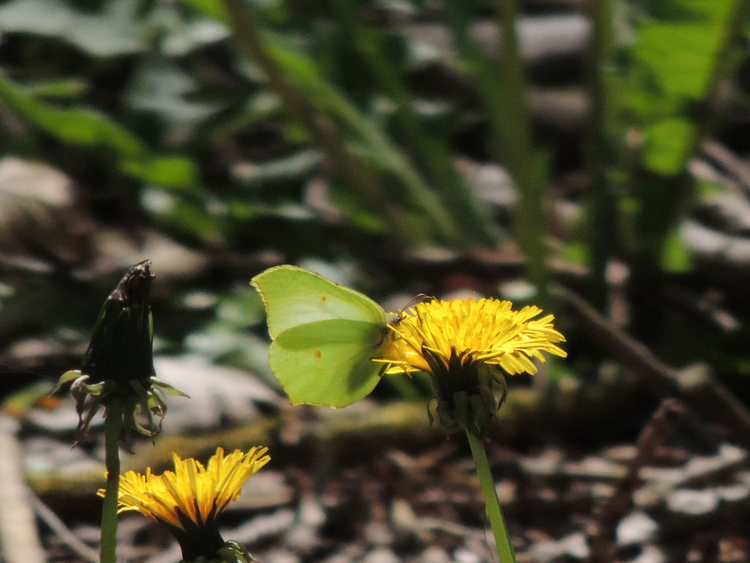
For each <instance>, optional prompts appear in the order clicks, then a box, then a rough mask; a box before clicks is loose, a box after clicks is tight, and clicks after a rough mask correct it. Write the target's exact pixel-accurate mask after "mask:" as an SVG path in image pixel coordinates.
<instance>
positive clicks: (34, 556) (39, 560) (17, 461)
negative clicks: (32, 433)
mask: <svg viewBox="0 0 750 563" xmlns="http://www.w3.org/2000/svg"><path fill="white" fill-rule="evenodd" d="M15 426H16V421H15V420H13V419H12V418H10V417H9V416H7V415H4V414H2V415H0V452H2V455H0V560H1V561H3V562H4V563H44V562H45V560H46V557H45V555H44V550H43V549H42V546H41V543H40V542H39V534H38V532H37V527H36V521H35V520H34V513H33V511H32V510H31V508H30V507H29V504H28V501H27V495H28V493H27V489H26V484H25V483H24V480H23V474H22V471H21V452H20V447H19V444H18V440H16V436H15Z"/></svg>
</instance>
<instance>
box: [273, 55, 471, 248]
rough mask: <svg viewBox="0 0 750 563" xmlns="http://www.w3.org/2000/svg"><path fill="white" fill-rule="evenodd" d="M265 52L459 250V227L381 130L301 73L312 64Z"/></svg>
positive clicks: (314, 75) (310, 75)
mask: <svg viewBox="0 0 750 563" xmlns="http://www.w3.org/2000/svg"><path fill="white" fill-rule="evenodd" d="M268 48H269V51H270V52H271V54H272V55H273V57H274V59H275V60H276V61H277V63H278V64H279V65H280V66H281V67H282V68H283V69H284V70H285V71H286V72H288V73H289V74H290V75H291V76H293V77H294V78H295V80H296V81H297V82H298V83H299V84H300V86H302V87H304V88H305V90H306V92H307V93H308V95H309V97H310V98H311V99H313V100H314V101H315V103H316V104H317V105H318V106H320V107H321V108H322V109H324V110H325V111H327V112H330V113H331V114H332V115H334V116H336V117H337V118H338V119H339V120H340V121H341V122H342V123H343V124H344V125H345V126H346V127H347V128H348V129H349V130H350V131H352V132H353V133H355V134H356V135H357V136H358V137H359V138H360V140H361V142H363V143H364V145H365V147H366V149H367V151H368V155H367V156H368V157H370V158H371V159H373V160H374V161H375V162H377V163H379V165H380V166H382V167H383V168H384V169H386V170H390V171H391V172H393V173H394V174H395V175H396V176H398V177H400V179H401V181H402V182H403V184H404V188H405V192H406V193H405V196H406V198H407V202H406V203H408V204H409V205H411V206H415V207H416V208H418V209H420V210H421V211H422V212H423V213H424V214H426V216H427V217H428V218H429V221H430V223H431V224H432V225H433V227H434V229H435V230H436V233H437V235H438V236H439V238H440V240H441V241H442V242H445V243H447V244H449V245H451V246H461V240H462V235H461V233H460V230H459V227H458V226H457V225H456V224H455V221H454V220H453V218H452V217H451V215H450V214H449V213H448V211H447V209H446V208H445V206H444V205H443V204H442V202H441V201H440V199H439V198H438V197H437V195H436V194H435V192H434V191H433V190H431V189H430V187H429V186H428V185H427V183H426V182H425V181H424V179H423V178H422V177H421V175H420V174H419V172H418V171H417V170H416V169H415V168H414V166H413V165H412V163H411V162H410V161H409V160H408V159H407V158H406V157H405V156H404V154H403V153H402V152H401V151H400V150H399V148H398V147H397V146H395V145H394V144H393V142H392V141H391V140H390V139H389V138H388V136H387V135H386V134H385V133H384V132H383V130H382V129H381V128H380V127H378V126H377V125H376V124H375V123H374V122H373V120H372V119H371V118H369V117H368V116H366V115H364V114H363V113H362V112H360V111H359V110H358V109H357V108H356V107H355V106H354V105H353V104H352V103H351V102H349V100H348V99H347V98H346V96H345V95H344V94H342V93H341V92H339V91H338V90H336V88H334V87H333V86H332V85H331V84H329V83H328V82H326V81H325V80H323V79H322V78H321V75H320V73H318V72H305V71H304V70H301V69H306V68H311V67H314V63H313V62H312V61H310V60H309V59H307V58H306V57H305V56H304V55H302V54H300V53H297V52H290V51H289V50H288V49H285V48H284V47H283V46H281V45H279V44H278V43H270V42H269V45H268ZM300 59H302V61H300ZM301 63H302V64H301Z"/></svg>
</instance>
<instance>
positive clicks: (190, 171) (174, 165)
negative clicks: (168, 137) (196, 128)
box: [122, 156, 198, 188]
mask: <svg viewBox="0 0 750 563" xmlns="http://www.w3.org/2000/svg"><path fill="white" fill-rule="evenodd" d="M122 169H123V170H124V171H125V172H128V173H130V174H131V175H132V176H135V177H136V178H139V179H141V180H144V181H146V182H149V183H151V184H156V185H159V186H163V187H167V188H190V187H193V186H195V185H196V183H197V181H198V167H197V166H196V164H195V163H194V162H193V161H191V160H188V159H187V158H182V157H179V156H176V157H160V158H151V159H144V160H131V161H126V162H124V163H123V164H122Z"/></svg>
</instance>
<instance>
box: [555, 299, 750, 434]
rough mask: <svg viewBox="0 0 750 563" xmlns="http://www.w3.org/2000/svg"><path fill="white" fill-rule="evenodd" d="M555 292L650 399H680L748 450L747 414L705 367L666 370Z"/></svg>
mask: <svg viewBox="0 0 750 563" xmlns="http://www.w3.org/2000/svg"><path fill="white" fill-rule="evenodd" d="M554 292H555V294H556V296H557V297H558V298H559V299H560V300H561V302H562V303H563V304H564V305H565V307H566V308H567V310H568V311H569V312H570V313H571V314H572V315H573V316H574V317H575V319H576V320H577V321H578V324H579V325H580V327H581V328H582V329H583V330H584V331H585V332H586V333H588V335H589V336H590V337H591V338H592V339H593V340H594V341H596V342H598V343H599V344H600V345H601V346H602V347H603V348H604V349H606V350H607V351H608V352H609V353H610V354H612V355H613V356H614V357H615V358H617V359H619V360H620V361H621V362H622V363H623V364H627V365H628V366H630V367H631V368H633V369H634V370H635V372H636V373H638V374H639V375H640V376H641V378H642V380H643V382H644V384H645V385H646V387H647V389H648V390H649V392H650V393H651V395H652V396H654V397H655V398H657V399H663V398H666V397H680V398H681V399H683V400H684V401H685V402H686V403H687V404H688V405H690V406H691V407H692V408H694V409H695V410H696V411H697V412H699V413H700V414H701V415H702V416H703V417H704V418H706V419H707V420H712V421H716V422H720V423H722V424H724V425H726V426H727V427H728V428H729V429H730V430H731V431H732V432H733V433H734V437H735V439H736V441H737V443H738V444H741V445H742V446H744V447H746V448H750V411H749V410H748V409H747V407H746V406H745V405H743V404H742V402H740V401H739V400H738V399H737V398H736V397H735V396H734V395H732V392H731V391H729V390H728V389H727V388H726V387H725V386H724V385H722V383H721V382H720V381H718V380H717V379H716V378H715V377H714V376H713V374H712V373H711V369H710V368H709V366H708V365H706V364H693V365H691V366H688V367H686V368H683V369H681V370H677V369H675V368H673V367H671V366H668V365H666V364H664V363H662V362H661V361H660V360H659V359H658V358H656V356H654V355H653V354H652V353H651V351H650V350H649V349H648V348H646V347H645V346H644V345H643V344H641V343H640V342H638V341H636V340H634V339H633V338H632V337H630V336H629V335H628V334H627V333H626V332H625V331H623V330H621V329H620V328H618V327H617V326H615V325H614V324H612V323H611V322H610V321H608V320H607V319H606V318H605V317H603V316H602V315H601V314H599V312H598V311H597V310H596V309H594V308H593V307H592V306H591V305H589V304H588V303H587V302H586V301H585V300H584V299H583V298H582V297H581V296H579V295H577V294H576V293H574V292H572V291H570V290H568V289H566V288H563V287H561V286H556V287H555V290H554Z"/></svg>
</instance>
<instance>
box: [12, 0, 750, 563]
mask: <svg viewBox="0 0 750 563" xmlns="http://www.w3.org/2000/svg"><path fill="white" fill-rule="evenodd" d="M748 18H750V1H747V0H590V1H585V0H497V1H494V2H493V1H491V0H487V1H484V0H462V1H450V0H445V1H440V0H412V1H408V0H380V1H375V0H372V1H371V0H319V1H317V0H286V1H284V0H222V1H219V0H138V1H136V0H2V1H0V394H2V397H3V401H4V403H3V412H4V416H5V417H7V418H8V419H10V420H11V421H12V422H13V425H12V431H11V432H10V434H9V436H10V438H11V439H12V440H14V441H15V442H16V443H17V445H18V446H19V457H18V459H17V460H16V461H12V463H16V462H18V463H19V464H20V465H19V467H22V468H23V470H24V472H25V473H24V475H25V477H26V479H27V480H28V481H29V482H30V483H31V489H32V490H33V494H34V495H36V497H35V499H36V500H35V501H34V502H35V503H37V504H35V506H37V508H36V509H35V510H36V518H38V519H40V520H39V524H40V526H39V533H40V537H41V539H40V542H41V543H40V544H39V546H37V547H38V548H39V549H40V550H41V551H40V553H42V554H43V556H44V557H45V558H47V559H48V560H60V561H78V560H82V561H83V560H87V556H86V546H87V545H94V544H95V541H96V537H95V534H93V532H92V530H95V527H96V518H97V511H98V510H99V508H98V507H99V505H98V502H99V501H98V499H97V498H96V497H95V496H93V492H95V490H96V488H97V487H98V486H99V481H98V480H99V479H100V475H101V455H102V452H101V437H100V436H99V433H100V432H99V431H98V430H97V429H93V430H92V432H91V435H90V436H89V438H88V439H87V440H85V441H84V442H82V444H81V445H80V447H79V448H78V449H76V450H73V452H71V451H70V449H69V446H70V443H71V442H72V436H73V431H74V429H75V425H76V422H77V420H76V417H75V413H74V412H73V409H72V407H71V406H70V404H69V403H68V402H67V399H66V398H65V397H61V398H56V399H53V398H50V397H47V396H46V393H47V392H48V391H49V389H50V388H51V386H52V384H53V382H54V381H55V380H56V378H57V377H58V376H59V375H60V374H61V373H62V372H63V371H65V370H67V369H75V368H77V367H78V366H79V364H80V359H81V356H82V354H83V352H84V351H85V348H86V345H87V343H88V339H89V337H90V334H91V330H92V328H93V325H94V322H95V320H96V317H97V314H98V310H99V308H100V307H101V304H102V302H103V300H104V299H105V298H106V296H107V294H108V293H109V292H110V291H111V290H112V289H113V288H114V286H115V285H116V283H117V281H118V280H119V279H120V277H121V276H122V275H123V273H124V271H125V270H126V269H127V268H128V267H129V266H131V265H133V264H135V263H137V262H139V261H141V260H143V259H146V258H148V259H151V260H152V262H153V267H152V271H153V272H154V273H155V275H156V280H155V281H154V284H153V289H152V302H153V308H154V316H155V352H156V354H157V355H158V359H157V363H156V369H157V375H158V376H160V377H162V378H164V379H166V380H168V381H169V382H170V383H174V384H175V386H177V387H179V388H180V389H183V390H185V391H186V392H187V393H188V394H190V395H191V396H192V397H193V399H192V400H191V401H184V402H183V403H182V404H180V403H179V401H180V400H181V399H176V404H175V407H174V409H173V412H174V415H172V413H170V415H168V417H167V421H166V422H165V435H164V437H162V438H159V439H157V442H156V446H152V445H151V443H150V442H148V443H144V444H140V443H136V444H134V446H133V450H134V452H135V456H134V457H133V458H132V460H131V461H130V462H127V463H128V464H130V465H128V467H127V468H131V467H132V468H137V469H139V470H143V468H145V466H146V465H148V464H151V465H152V466H153V467H155V468H160V467H161V465H163V464H164V463H166V462H168V461H169V459H170V458H169V456H170V452H171V451H177V452H178V453H180V455H182V456H188V455H196V456H199V457H200V456H205V455H206V454H208V453H211V452H213V451H214V450H215V447H216V445H217V443H218V444H219V445H222V446H224V447H225V448H232V447H246V446H248V445H256V444H266V445H269V446H270V447H271V452H270V453H271V456H272V458H273V461H272V463H271V464H270V465H269V466H268V468H267V469H264V470H263V472H267V473H268V474H269V475H270V477H268V481H267V482H266V483H265V485H262V486H261V489H262V490H260V491H256V492H255V496H252V495H249V496H250V497H252V499H255V500H252V499H251V500H248V501H247V502H246V503H245V504H244V505H241V506H240V508H238V509H236V513H234V514H235V515H234V516H231V514H230V515H228V516H229V521H230V523H231V524H232V525H235V526H238V528H237V529H243V530H245V532H244V533H245V534H246V535H245V536H243V538H244V539H243V538H238V539H240V540H241V541H246V542H247V543H248V544H249V545H250V546H251V551H253V546H255V547H256V548H257V549H256V551H258V553H259V554H260V558H261V559H262V560H264V561H284V562H286V561H323V560H330V561H333V560H335V561H342V562H343V561H360V560H361V561H368V562H370V563H377V562H379V561H388V562H389V561H398V560H409V561H438V562H442V561H461V562H467V563H470V562H472V561H480V560H488V559H491V558H492V557H494V556H493V555H492V553H493V552H492V548H491V547H489V546H488V545H487V542H488V541H489V540H488V539H487V538H486V537H485V535H484V533H483V531H482V530H483V526H484V521H483V514H482V511H483V509H482V504H481V498H480V496H479V493H478V490H476V483H475V481H474V479H475V477H474V476H473V474H472V473H471V468H470V466H468V465H467V461H468V459H469V458H468V457H467V452H466V451H465V450H464V449H463V446H462V445H461V443H459V441H457V440H449V441H448V442H446V440H445V437H444V436H440V435H439V433H437V431H436V430H435V429H434V428H431V427H430V426H429V422H428V419H427V416H426V413H425V406H424V398H425V397H427V396H428V383H427V382H425V381H423V380H421V379H419V378H415V379H414V380H409V379H406V378H401V379H398V380H397V379H394V378H389V379H386V380H384V381H383V383H382V384H381V385H379V387H378V389H377V390H376V392H375V394H374V395H373V399H372V400H368V401H365V402H364V403H363V404H362V405H355V406H353V407H351V408H350V409H345V410H342V411H331V410H330V409H315V408H307V407H299V408H295V409H290V408H289V407H288V401H286V400H285V399H284V398H283V397H282V392H281V391H280V389H279V386H278V384H277V383H276V381H275V379H274V378H273V376H272V374H271V373H270V371H269V368H268V365H267V360H266V353H267V347H268V341H269V339H268V336H267V331H266V326H265V318H264V312H263V306H262V303H261V302H260V299H259V298H258V296H257V295H256V294H255V292H254V290H252V288H250V286H249V280H250V278H251V277H252V276H253V275H255V274H257V273H259V272H260V271H262V270H263V269H265V268H267V267H269V266H273V265H276V264H281V263H294V264H298V265H301V266H304V267H307V268H310V269H313V270H315V271H317V272H319V273H321V274H323V275H325V276H327V277H329V278H330V279H333V280H334V281H337V282H339V283H343V284H346V285H348V286H350V287H354V288H356V289H358V290H360V291H362V292H364V293H366V294H367V295H369V296H371V297H372V298H373V299H375V300H377V301H378V302H380V303H381V304H382V305H383V306H384V307H385V308H386V309H387V310H389V311H398V310H399V309H400V308H402V307H404V306H406V305H407V304H408V303H409V301H410V299H411V298H412V297H413V296H414V295H416V294H419V293H423V294H427V295H433V296H437V297H455V296H471V295H481V296H494V297H500V298H504V299H510V300H512V301H513V302H514V304H516V306H517V307H521V306H523V305H525V304H530V303H533V304H537V305H540V306H542V307H543V308H544V309H545V311H549V312H551V313H554V314H555V316H556V326H557V327H558V328H559V330H560V331H561V332H563V334H565V336H566V338H567V342H566V344H565V349H566V350H567V352H568V354H569V357H568V358H567V359H564V360H561V359H558V358H554V359H550V360H549V361H548V362H547V363H546V364H544V365H543V369H542V370H541V371H540V373H539V374H538V375H537V376H535V377H534V378H530V377H521V376H519V377H515V378H513V380H512V381H511V382H510V383H511V393H510V398H509V401H508V404H507V405H506V407H504V411H503V415H502V417H501V422H500V423H499V424H498V426H497V429H496V432H495V433H494V434H493V441H492V443H491V444H490V452H491V454H492V455H491V459H492V462H493V469H494V470H495V477H496V479H498V480H499V481H498V488H499V491H500V496H501V500H503V501H504V503H505V506H506V507H507V508H506V510H507V511H508V517H509V521H510V527H511V532H512V533H513V535H514V536H515V537H516V538H517V542H518V545H517V549H518V552H519V558H520V559H522V560H533V561H539V562H543V563H547V562H549V561H553V560H560V559H561V558H562V559H565V558H567V559H575V560H582V559H585V558H587V557H592V558H596V555H597V552H596V550H595V549H592V546H594V545H595V542H594V541H593V540H592V538H593V537H595V534H593V532H591V524H592V522H593V523H596V522H597V518H598V517H597V516H596V514H597V512H596V510H597V509H596V507H597V506H599V505H600V504H601V503H606V502H607V499H610V498H612V494H613V491H614V490H615V487H616V486H617V483H618V482H619V481H618V479H620V478H622V477H623V475H624V471H625V468H626V467H627V464H628V463H631V462H632V461H633V460H634V459H635V458H636V457H637V455H636V454H637V453H638V452H641V453H642V452H643V449H642V448H641V446H638V445H636V443H637V438H638V435H639V433H640V432H641V431H642V430H643V428H644V427H648V424H649V420H650V417H651V416H652V414H653V413H654V411H655V410H656V409H657V407H658V406H659V404H660V403H661V401H662V400H663V399H665V398H667V397H677V398H678V399H679V400H680V401H681V405H682V407H683V415H682V417H681V418H680V422H678V423H677V424H676V425H675V426H676V428H672V429H671V430H667V429H661V430H660V432H661V434H659V436H660V440H661V441H660V446H659V447H658V448H656V449H655V450H654V451H653V452H651V457H650V458H649V459H647V460H643V463H642V465H643V464H645V465H647V466H648V467H647V468H645V469H644V471H643V472H642V475H641V481H639V482H638V487H639V489H638V490H639V491H640V492H641V496H638V495H635V496H633V497H632V498H631V505H632V506H630V507H629V508H627V509H623V510H622V511H621V513H620V514H619V516H618V518H616V523H617V522H619V525H620V527H621V528H622V530H620V528H619V527H618V528H617V530H618V531H617V533H616V538H615V539H612V541H613V542H614V544H613V545H615V544H616V546H617V549H618V550H619V551H617V559H618V560H636V559H638V558H641V559H642V560H643V561H644V562H647V563H651V562H653V563H661V562H662V561H667V560H684V559H686V558H692V559H691V560H695V561H704V560H706V561H715V560H722V561H724V560H726V561H730V560H731V561H734V560H737V561H747V560H748V558H750V555H748V554H749V553H750V546H749V545H748V542H747V537H750V529H749V528H748V526H747V521H750V518H748V515H749V514H750V477H748V476H750V466H749V465H748V461H747V452H746V450H745V449H744V448H747V447H750V411H748V409H747V406H748V405H749V404H750V347H749V346H748V343H749V342H750V328H749V327H748V320H750V291H749V290H748V287H750V162H748V160H747V156H748V152H749V151H750V97H749V93H750V79H749V78H748V77H749V76H750V75H749V74H748V69H750V49H749V46H750V45H749V43H748V31H749V29H750V28H749V27H748ZM60 402H62V404H60ZM188 403H189V406H187V407H185V406H184V405H186V404H188ZM181 407H182V408H181ZM454 442H455V443H454ZM493 448H494V449H493ZM727 448H729V449H727ZM10 457H12V456H10ZM592 460H593V461H592ZM696 460H698V461H696ZM700 460H703V463H704V465H702V466H701V465H700V463H699V462H700ZM706 460H708V461H706ZM691 463H692V464H693V465H690V464H691ZM696 463H697V464H698V466H699V468H698V469H695V464H696ZM711 463H713V465H711ZM690 468H692V469H690ZM647 469H648V470H649V471H650V472H648V471H647ZM659 470H661V471H662V473H659ZM668 470H671V471H672V473H671V474H669V473H668ZM691 471H692V473H691ZM263 472H262V473H263ZM665 472H666V473H665ZM669 475H671V477H669ZM675 475H676V477H675ZM649 476H650V477H649ZM649 479H650V480H649ZM660 479H661V480H660ZM670 479H671V480H670ZM633 486H635V485H633ZM649 487H651V488H650V489H649ZM732 487H734V489H732ZM743 487H744V488H743ZM728 488H729V489H731V490H732V491H734V492H733V493H732V494H730V493H727V492H726V490H728ZM644 489H645V490H646V492H643V490H644ZM655 490H656V491H659V492H658V494H657V493H656V492H654V491H655ZM268 491H275V493H274V494H271V493H269V492H268ZM446 491H452V494H451V493H449V492H446ZM649 491H651V493H653V494H652V496H648V493H649ZM685 491H688V492H687V493H686V492H685ZM717 491H718V492H717ZM721 491H724V492H721ZM264 492H265V493H267V494H266V497H268V498H266V497H264V496H263V494H261V493H264ZM630 492H631V493H632V492H633V491H632V490H631V491H630ZM693 493H695V494H694V495H693V496H690V495H691V494H693ZM274 495H275V496H274ZM685 495H687V496H685ZM696 495H697V496H696ZM701 495H702V496H701ZM722 495H724V496H722ZM733 495H734V496H733ZM644 497H648V498H647V500H643V499H644ZM258 499H260V500H258ZM264 499H265V500H264ZM639 499H640V500H639ZM639 503H640V504H639ZM701 503H702V504H701ZM39 507H41V508H39ZM48 507H51V508H52V509H53V514H57V516H59V517H62V518H63V521H60V522H58V524H60V525H62V526H64V529H65V530H67V531H66V532H65V533H63V532H61V529H59V528H55V526H53V525H52V524H50V521H49V520H48V519H47V517H44V516H42V515H41V514H42V513H43V511H44V509H45V508H48ZM73 507H74V508H73ZM251 509H256V512H252V511H251ZM0 510H2V509H0ZM257 511H260V512H259V514H260V516H255V515H256V514H258V512H257ZM722 511H723V512H722ZM45 514H46V513H45ZM353 515H356V517H354V516H353ZM634 515H635V516H634ZM48 516H49V515H48ZM251 516H252V518H251ZM284 518H286V520H285V519H284ZM629 518H630V520H629ZM248 519H249V520H248ZM132 521H133V522H134V524H133V525H132V526H131V527H130V528H127V527H126V530H130V531H129V532H128V533H129V534H130V535H129V536H128V538H127V540H128V542H129V543H128V546H129V548H128V549H129V550H128V551H127V554H128V556H127V557H128V560H138V561H141V560H144V561H145V560H148V561H152V562H154V563H155V562H157V561H161V560H165V561H166V560H176V559H178V558H179V554H177V556H176V557H175V556H174V552H169V551H166V552H165V551H164V550H167V549H170V548H169V546H170V545H171V544H170V543H169V541H170V540H169V538H168V537H166V536H163V535H162V536H160V535H159V534H158V532H157V531H153V530H151V529H150V528H148V524H147V523H144V522H142V520H139V519H138V518H135V519H133V520H132ZM243 522H244V524H243ZM253 523H254V524H253ZM624 523H625V524H624ZM449 524H450V525H449ZM626 524H627V525H626ZM451 525H452V526H453V527H451ZM243 526H244V528H243ZM264 526H265V527H264ZM274 526H275V527H274ZM146 529H148V530H150V531H144V530H146ZM71 530H72V531H71ZM248 530H250V531H248ZM269 530H270V531H269ZM235 531H236V530H235ZM697 531H700V533H697ZM237 533H239V532H237ZM230 537H234V536H230ZM3 541H4V540H3V539H2V531H0V545H1V544H2V542H3ZM6 541H7V540H6ZM76 542H81V543H80V544H79V543H76ZM86 542H88V544H87V543H86ZM173 548H174V546H172V548H171V549H173ZM29 549H31V548H29ZM165 553H166V555H165ZM170 553H171V555H172V558H171V559H170V558H169V557H170V555H169V554H170ZM89 555H91V554H89ZM159 557H162V559H159ZM165 557H166V558H165ZM336 557H338V559H336ZM639 560H640V559H639Z"/></svg>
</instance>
